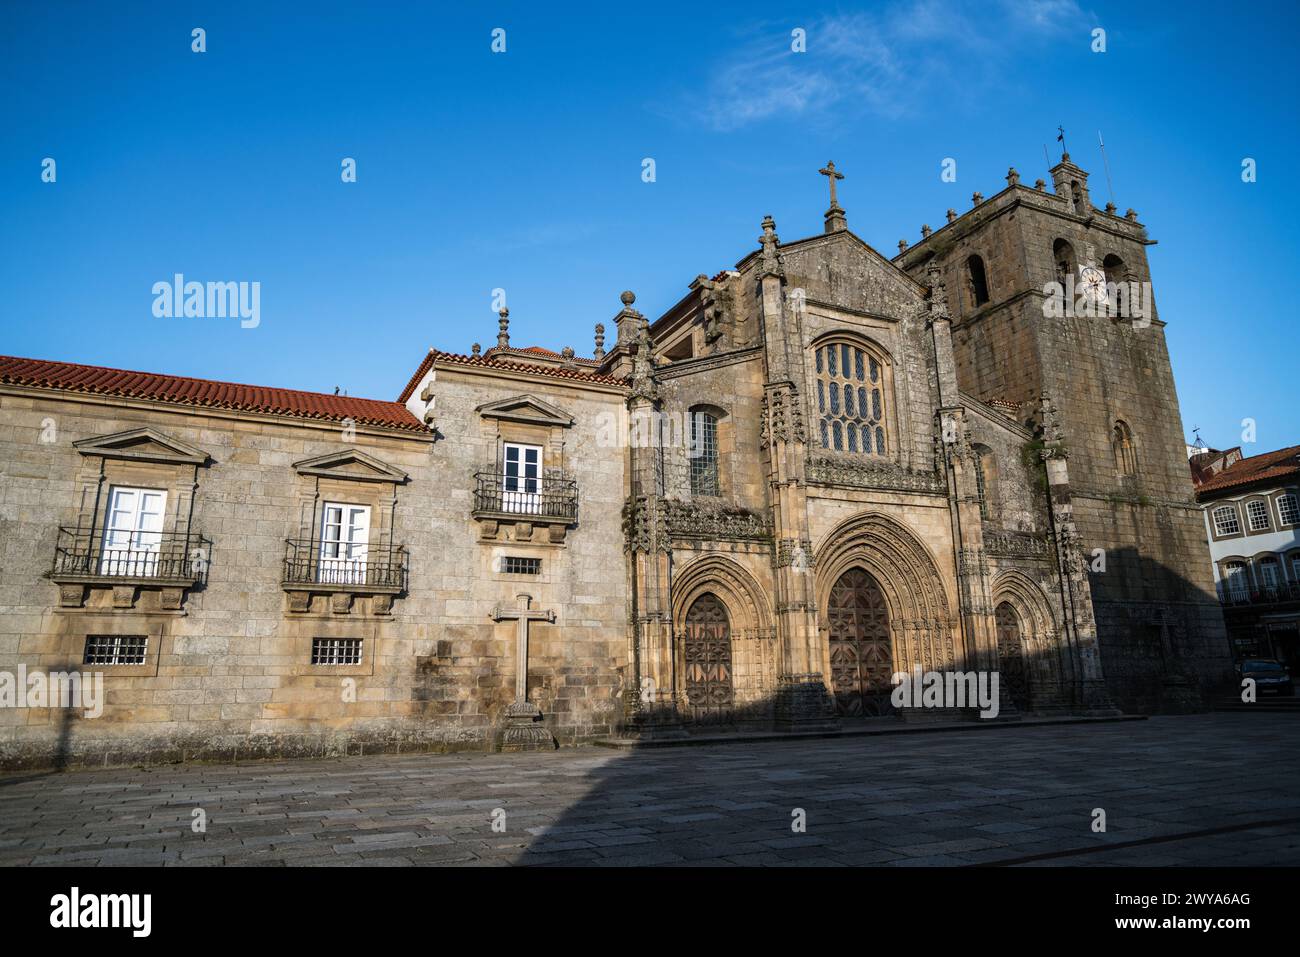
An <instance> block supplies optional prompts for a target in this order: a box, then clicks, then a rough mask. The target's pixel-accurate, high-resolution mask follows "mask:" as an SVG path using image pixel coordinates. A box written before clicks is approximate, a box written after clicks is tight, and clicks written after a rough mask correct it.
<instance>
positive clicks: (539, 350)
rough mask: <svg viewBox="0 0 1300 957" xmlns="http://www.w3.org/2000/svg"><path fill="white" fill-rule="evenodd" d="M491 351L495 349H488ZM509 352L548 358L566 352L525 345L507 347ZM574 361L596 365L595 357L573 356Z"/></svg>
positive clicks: (561, 355)
mask: <svg viewBox="0 0 1300 957" xmlns="http://www.w3.org/2000/svg"><path fill="white" fill-rule="evenodd" d="M488 351H489V352H491V351H493V350H488ZM506 351H507V352H531V353H532V354H533V355H537V356H546V357H547V358H548V359H563V358H564V353H562V352H552V351H551V350H550V349H543V348H542V347H541V346H525V347H524V348H522V349H507V350H506ZM572 361H574V362H576V363H578V364H579V365H586V366H594V365H595V364H596V360H595V359H584V358H583V357H582V356H573V357H572Z"/></svg>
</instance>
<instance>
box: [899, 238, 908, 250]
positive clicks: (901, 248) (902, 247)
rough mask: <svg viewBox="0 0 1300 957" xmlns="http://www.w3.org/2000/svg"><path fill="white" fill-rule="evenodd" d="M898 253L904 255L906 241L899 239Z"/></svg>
mask: <svg viewBox="0 0 1300 957" xmlns="http://www.w3.org/2000/svg"><path fill="white" fill-rule="evenodd" d="M898 251H899V252H900V253H905V252H907V240H906V239H900V240H899V241H898Z"/></svg>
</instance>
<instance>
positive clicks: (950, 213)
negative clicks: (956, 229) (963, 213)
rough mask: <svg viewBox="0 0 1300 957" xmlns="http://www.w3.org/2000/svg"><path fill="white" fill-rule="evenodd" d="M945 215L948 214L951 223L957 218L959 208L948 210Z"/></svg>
mask: <svg viewBox="0 0 1300 957" xmlns="http://www.w3.org/2000/svg"><path fill="white" fill-rule="evenodd" d="M945 215H947V217H948V222H950V223H951V222H952V221H953V220H954V219H956V218H957V210H955V209H950V210H948V212H947V213H946V214H945Z"/></svg>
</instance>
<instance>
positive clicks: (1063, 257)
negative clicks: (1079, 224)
mask: <svg viewBox="0 0 1300 957" xmlns="http://www.w3.org/2000/svg"><path fill="white" fill-rule="evenodd" d="M1052 262H1054V263H1055V264H1056V281H1057V282H1059V283H1060V284H1061V285H1062V286H1064V285H1065V284H1066V277H1068V276H1074V277H1075V278H1076V279H1077V278H1078V271H1077V270H1078V266H1079V260H1078V259H1076V258H1075V255H1074V247H1073V246H1071V245H1070V243H1069V241H1068V240H1065V239H1058V240H1057V241H1056V242H1054V243H1052Z"/></svg>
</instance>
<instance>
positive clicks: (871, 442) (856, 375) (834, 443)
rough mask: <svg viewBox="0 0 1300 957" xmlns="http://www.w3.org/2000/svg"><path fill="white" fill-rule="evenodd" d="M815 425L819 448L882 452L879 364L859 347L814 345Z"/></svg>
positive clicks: (882, 378)
mask: <svg viewBox="0 0 1300 957" xmlns="http://www.w3.org/2000/svg"><path fill="white" fill-rule="evenodd" d="M816 368H817V414H818V416H819V421H818V425H817V429H818V438H820V440H821V444H822V448H824V449H830V450H831V451H833V452H855V453H858V454H861V455H884V454H885V367H884V365H883V364H882V363H881V361H880V360H879V359H877V358H876V357H875V356H874V355H872V354H871V353H870V352H867V351H866V350H865V349H863V348H862V347H861V346H859V345H855V344H853V343H849V342H830V343H827V344H825V345H821V346H818V347H817V350H816Z"/></svg>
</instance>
